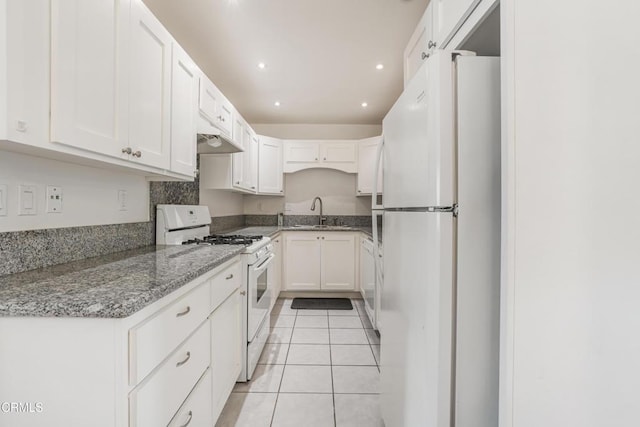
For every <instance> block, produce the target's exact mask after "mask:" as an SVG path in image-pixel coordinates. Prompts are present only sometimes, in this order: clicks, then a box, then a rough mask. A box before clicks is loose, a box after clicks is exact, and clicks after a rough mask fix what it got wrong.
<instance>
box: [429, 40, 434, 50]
mask: <svg viewBox="0 0 640 427" xmlns="http://www.w3.org/2000/svg"><path fill="white" fill-rule="evenodd" d="M427 47H428V48H429V49H431V48H433V47H436V42H434V41H432V40H429V43H427Z"/></svg>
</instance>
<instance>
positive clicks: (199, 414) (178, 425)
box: [169, 369, 213, 427]
mask: <svg viewBox="0 0 640 427" xmlns="http://www.w3.org/2000/svg"><path fill="white" fill-rule="evenodd" d="M212 425H213V420H212V417H211V369H207V371H206V372H205V373H204V375H203V376H202V378H200V381H198V384H196V386H195V388H194V389H193V391H192V392H191V394H190V395H189V397H188V398H187V400H186V401H185V402H184V405H182V407H181V408H180V410H179V411H178V413H177V414H176V415H175V417H173V419H172V420H171V422H170V423H169V427H184V426H189V427H211V426H212Z"/></svg>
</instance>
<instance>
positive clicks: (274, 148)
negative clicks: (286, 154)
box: [258, 136, 284, 195]
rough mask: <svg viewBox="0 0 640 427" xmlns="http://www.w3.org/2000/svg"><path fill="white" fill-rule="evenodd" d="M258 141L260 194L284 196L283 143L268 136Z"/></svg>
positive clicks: (260, 137) (261, 137)
mask: <svg viewBox="0 0 640 427" xmlns="http://www.w3.org/2000/svg"><path fill="white" fill-rule="evenodd" d="M258 139H259V143H258V147H259V149H258V193H259V194H281V195H282V194H284V188H283V185H282V181H283V179H282V178H283V175H282V141H281V140H279V139H276V138H271V137H268V136H259V137H258Z"/></svg>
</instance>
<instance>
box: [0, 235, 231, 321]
mask: <svg viewBox="0 0 640 427" xmlns="http://www.w3.org/2000/svg"><path fill="white" fill-rule="evenodd" d="M243 249H244V246H240V245H219V246H206V245H202V246H146V247H144V248H140V249H134V250H130V251H124V252H118V253H115V254H111V255H106V256H101V257H95V258H89V259H86V260H82V261H76V262H71V263H67V264H60V265H56V266H53V267H47V268H41V269H38V270H32V271H27V272H24V273H18V274H12V275H6V276H2V277H0V316H4V317H6V316H23V317H24V316H32V317H102V318H123V317H128V316H130V315H132V314H133V313H135V312H137V311H138V310H141V309H143V308H144V307H146V306H147V305H149V304H151V303H153V302H155V301H157V300H159V299H160V298H162V297H164V296H165V295H168V294H170V293H171V292H173V291H175V290H176V289H178V288H180V287H181V286H183V285H185V284H187V283H189V282H191V281H192V280H194V279H196V278H197V277H199V276H201V275H203V274H205V273H207V272H208V271H210V270H212V269H214V268H215V267H217V266H219V265H221V264H222V263H224V262H225V261H227V260H229V259H231V258H233V257H234V256H235V255H237V254H239V253H240V252H242V250H243Z"/></svg>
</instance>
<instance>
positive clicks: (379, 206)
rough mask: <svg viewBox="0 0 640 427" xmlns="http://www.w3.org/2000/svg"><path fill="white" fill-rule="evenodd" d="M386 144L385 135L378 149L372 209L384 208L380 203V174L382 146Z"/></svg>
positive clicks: (374, 170) (372, 192)
mask: <svg viewBox="0 0 640 427" xmlns="http://www.w3.org/2000/svg"><path fill="white" fill-rule="evenodd" d="M383 146H384V135H383V136H382V140H381V141H380V143H379V144H378V148H377V150H376V163H375V165H374V168H373V190H372V191H371V209H372V210H376V209H383V206H382V205H379V204H378V174H379V173H380V163H381V162H382V147H383Z"/></svg>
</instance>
